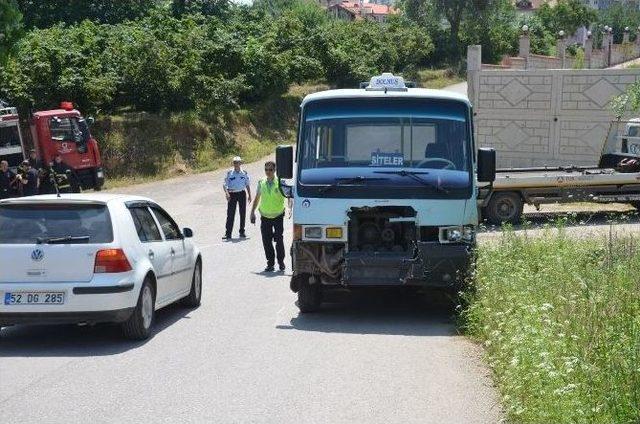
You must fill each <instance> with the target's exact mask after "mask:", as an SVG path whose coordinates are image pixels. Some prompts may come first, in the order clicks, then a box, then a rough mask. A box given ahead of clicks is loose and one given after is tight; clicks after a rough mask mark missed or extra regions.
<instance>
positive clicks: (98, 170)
mask: <svg viewBox="0 0 640 424" xmlns="http://www.w3.org/2000/svg"><path fill="white" fill-rule="evenodd" d="M30 128H31V135H32V137H33V143H34V148H35V149H36V152H37V155H38V157H39V158H40V159H41V160H42V162H43V163H45V164H49V163H51V162H53V160H54V158H55V156H56V155H57V154H60V155H61V156H62V160H63V161H64V162H65V163H66V164H67V165H68V166H70V167H71V168H72V169H73V170H74V172H75V174H76V177H77V179H78V181H79V183H80V185H81V187H82V188H83V189H91V188H93V189H96V190H100V189H101V188H102V186H103V184H104V171H103V169H102V161H101V158H100V150H99V149H98V143H97V141H96V140H95V139H94V138H93V136H92V135H91V132H90V131H89V122H87V120H86V119H85V118H84V117H83V116H82V115H81V114H80V112H79V111H78V110H76V109H74V107H73V105H72V104H71V103H70V102H62V103H61V105H60V109H54V110H47V111H39V112H35V113H33V115H32V116H31V120H30Z"/></svg>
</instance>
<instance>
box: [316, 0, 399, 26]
mask: <svg viewBox="0 0 640 424" xmlns="http://www.w3.org/2000/svg"><path fill="white" fill-rule="evenodd" d="M325 7H326V8H327V11H328V12H329V14H330V15H331V16H333V17H334V18H336V19H342V20H345V21H355V20H361V19H366V20H370V21H375V22H385V21H386V20H387V18H388V17H389V16H391V15H395V14H396V13H398V11H397V9H395V8H394V7H393V6H389V5H388V4H376V3H367V2H364V1H362V0H355V1H351V0H342V1H340V0H339V1H337V2H332V3H329V4H327V5H326V6H325Z"/></svg>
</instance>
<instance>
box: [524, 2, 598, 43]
mask: <svg viewBox="0 0 640 424" xmlns="http://www.w3.org/2000/svg"><path fill="white" fill-rule="evenodd" d="M536 14H537V16H538V17H539V18H540V20H541V21H542V24H543V25H544V27H545V28H546V29H547V30H548V31H550V32H551V33H552V34H557V33H558V32H559V31H564V32H565V33H566V34H567V35H570V34H573V33H575V32H576V30H577V29H578V28H580V27H583V26H584V27H587V28H588V27H589V26H590V25H591V23H592V22H595V21H596V13H595V11H594V10H593V9H591V8H590V7H588V6H586V5H584V4H583V2H582V1H580V0H558V2H557V4H556V5H554V6H551V5H549V4H548V3H544V4H543V5H542V6H540V9H538V11H537V12H536Z"/></svg>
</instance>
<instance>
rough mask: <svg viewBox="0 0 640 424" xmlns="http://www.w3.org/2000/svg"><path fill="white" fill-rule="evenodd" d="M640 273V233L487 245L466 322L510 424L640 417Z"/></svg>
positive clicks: (511, 238)
mask: <svg viewBox="0 0 640 424" xmlns="http://www.w3.org/2000/svg"><path fill="white" fill-rule="evenodd" d="M603 242H604V243H603ZM639 276H640V250H639V249H638V240H636V239H634V238H632V237H629V238H615V237H614V238H610V239H608V240H595V239H590V240H575V239H570V238H567V237H565V236H564V235H563V233H562V231H560V233H559V234H558V235H554V234H551V233H550V232H549V233H547V234H546V235H545V236H543V237H541V238H535V239H532V238H528V237H526V236H516V235H515V234H513V233H511V232H507V233H505V234H504V235H503V236H502V238H501V239H500V241H499V242H497V243H495V244H487V245H484V246H482V247H481V248H480V249H479V252H478V261H477V274H476V282H475V283H474V286H473V288H474V289H475V293H473V294H472V295H470V296H469V297H470V301H471V304H470V306H469V307H468V310H467V311H466V313H465V318H466V325H467V329H468V331H469V333H470V334H472V335H473V336H475V337H477V338H478V339H480V340H481V341H483V342H484V345H485V346H486V350H487V356H488V359H489V364H490V366H491V368H492V369H493V371H494V373H495V377H496V380H497V384H498V387H499V389H500V391H501V393H502V399H503V404H504V406H505V408H506V411H507V414H508V416H509V418H510V419H511V420H513V421H514V422H520V423H543V422H544V423H566V422H597V423H613V422H615V423H635V422H638V421H639V420H640V368H639V366H638V364H640V277H639Z"/></svg>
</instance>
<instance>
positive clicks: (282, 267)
mask: <svg viewBox="0 0 640 424" xmlns="http://www.w3.org/2000/svg"><path fill="white" fill-rule="evenodd" d="M285 269H286V267H285V266H284V263H281V264H280V271H281V272H284V270H285Z"/></svg>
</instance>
